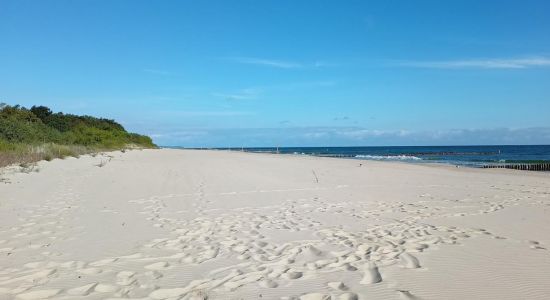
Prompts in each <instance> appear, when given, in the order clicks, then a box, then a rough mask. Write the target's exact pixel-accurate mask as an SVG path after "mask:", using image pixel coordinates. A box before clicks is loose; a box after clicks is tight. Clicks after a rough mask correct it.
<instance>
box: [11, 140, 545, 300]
mask: <svg viewBox="0 0 550 300" xmlns="http://www.w3.org/2000/svg"><path fill="white" fill-rule="evenodd" d="M111 155H113V156H114V157H113V159H112V160H111V161H109V162H108V163H107V164H106V165H105V166H103V167H97V166H96V165H97V164H98V163H99V162H100V161H102V160H103V161H105V160H106V159H105V157H101V156H97V157H82V158H80V159H66V160H54V161H52V162H41V163H40V171H39V172H37V173H36V172H32V173H30V174H24V173H12V174H8V175H4V177H6V178H7V179H8V180H9V181H10V182H11V183H0V299H109V298H125V299H127V298H130V299H205V298H208V299H258V298H262V299H314V300H316V299H550V251H549V247H550V176H549V174H542V173H533V172H522V171H512V170H476V169H465V168H458V169H457V168H453V167H444V166H427V165H410V164H401V163H384V162H370V161H367V162H365V161H362V163H363V166H362V167H359V162H358V161H355V160H343V159H330V158H315V157H298V156H283V155H268V154H250V153H238V152H221V151H188V150H147V151H131V152H127V153H119V152H115V153H111ZM315 177H317V179H318V182H317V180H316V178H315Z"/></svg>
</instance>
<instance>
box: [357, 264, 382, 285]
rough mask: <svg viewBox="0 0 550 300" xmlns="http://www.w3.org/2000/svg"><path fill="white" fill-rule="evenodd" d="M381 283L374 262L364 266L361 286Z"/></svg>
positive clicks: (380, 276) (380, 277)
mask: <svg viewBox="0 0 550 300" xmlns="http://www.w3.org/2000/svg"><path fill="white" fill-rule="evenodd" d="M381 281H382V275H380V272H379V271H378V266H376V264H375V263H374V262H370V263H368V264H367V265H365V268H364V270H363V279H362V280H361V282H359V283H361V284H374V283H379V282H381Z"/></svg>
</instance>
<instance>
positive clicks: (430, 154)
mask: <svg viewBox="0 0 550 300" xmlns="http://www.w3.org/2000/svg"><path fill="white" fill-rule="evenodd" d="M217 149H223V150H238V151H247V152H267V153H277V151H278V152H279V153H282V154H300V155H314V156H325V157H344V158H352V159H365V160H393V161H406V162H415V163H423V162H439V163H449V164H458V165H468V166H482V165H486V164H494V163H503V162H507V163H535V162H550V145H540V146H527V145H525V146H414V147H408V146H402V147H280V148H217Z"/></svg>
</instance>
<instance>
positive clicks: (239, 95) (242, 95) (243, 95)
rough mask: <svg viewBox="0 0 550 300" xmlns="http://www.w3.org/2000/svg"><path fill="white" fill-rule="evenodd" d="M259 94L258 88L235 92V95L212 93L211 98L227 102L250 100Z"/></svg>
mask: <svg viewBox="0 0 550 300" xmlns="http://www.w3.org/2000/svg"><path fill="white" fill-rule="evenodd" d="M259 94H260V89H258V88H248V89H242V90H240V91H237V92H236V93H212V95H213V96H216V97H221V98H225V99H228V100H251V99H256V98H257V97H258V95H259Z"/></svg>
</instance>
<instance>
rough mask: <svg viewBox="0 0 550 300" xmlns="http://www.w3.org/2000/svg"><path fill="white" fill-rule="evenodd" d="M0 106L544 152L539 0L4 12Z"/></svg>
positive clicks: (162, 128) (21, 2)
mask: <svg viewBox="0 0 550 300" xmlns="http://www.w3.org/2000/svg"><path fill="white" fill-rule="evenodd" d="M0 102H5V103H8V104H12V105H14V104H20V105H23V106H26V107H30V106H32V105H35V104H36V105H46V106H48V107H50V108H52V110H54V111H63V112H66V113H75V114H87V115H93V116H99V117H107V118H112V119H115V120H117V121H118V122H120V123H121V124H123V125H124V126H125V128H126V129H128V130H129V131H133V132H139V133H143V134H148V135H150V136H151V137H153V140H154V141H155V142H156V143H157V144H159V145H164V146H170V145H172V146H175V145H178V146H185V147H241V146H244V147H253V146H378V145H483V144H550V1H546V0H541V1H530V0H527V1H519V0H518V1H503V0H500V1H477V0H470V1H469V0H448V1H440V0H433V1H423V0H419V1H408V0H403V1H366V0H362V1H336V0H334V1H322V0H310V1H306V0H298V1H296V0H293V1H291V0H288V1H286V0H278V1H268V0H266V1H254V0H251V1H237V0H235V1H209V0H205V1H143V0H128V1H125V0H117V1H99V0H98V1H92V0H82V1H72V0H68V1H49V0H43V1H25V0H14V1H8V0H0Z"/></svg>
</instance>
